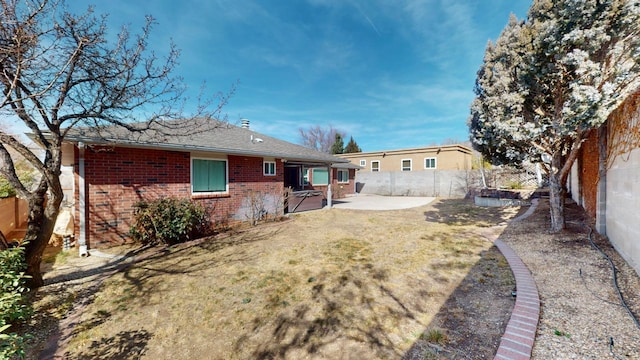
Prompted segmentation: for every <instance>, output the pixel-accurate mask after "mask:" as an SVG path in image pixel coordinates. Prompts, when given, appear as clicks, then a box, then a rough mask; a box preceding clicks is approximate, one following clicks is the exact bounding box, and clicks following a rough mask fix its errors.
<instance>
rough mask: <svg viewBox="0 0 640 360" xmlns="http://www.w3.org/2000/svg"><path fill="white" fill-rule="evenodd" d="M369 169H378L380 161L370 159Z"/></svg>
mask: <svg viewBox="0 0 640 360" xmlns="http://www.w3.org/2000/svg"><path fill="white" fill-rule="evenodd" d="M371 171H373V172H377V171H380V161H378V160H372V161H371Z"/></svg>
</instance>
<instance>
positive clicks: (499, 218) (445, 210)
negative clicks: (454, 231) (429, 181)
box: [424, 199, 527, 227]
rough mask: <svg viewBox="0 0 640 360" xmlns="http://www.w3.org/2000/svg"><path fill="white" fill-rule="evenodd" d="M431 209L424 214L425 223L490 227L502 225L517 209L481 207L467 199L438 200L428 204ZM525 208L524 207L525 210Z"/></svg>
mask: <svg viewBox="0 0 640 360" xmlns="http://www.w3.org/2000/svg"><path fill="white" fill-rule="evenodd" d="M430 207H431V208H432V209H429V210H427V211H425V212H424V216H425V220H426V221H427V222H437V223H444V224H447V225H453V226H464V225H473V226H478V227H491V226H495V225H499V224H504V223H505V222H506V221H508V220H509V219H510V218H512V217H513V216H514V215H515V209H517V208H519V207H482V206H477V205H475V204H474V202H473V201H472V200H469V199H446V200H438V201H435V202H433V203H432V204H430ZM526 208H527V207H525V209H526Z"/></svg>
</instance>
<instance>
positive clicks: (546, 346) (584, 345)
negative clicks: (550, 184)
mask: <svg viewBox="0 0 640 360" xmlns="http://www.w3.org/2000/svg"><path fill="white" fill-rule="evenodd" d="M566 215H567V229H566V230H565V231H564V232H562V233H561V234H554V235H551V234H549V233H548V232H547V231H546V229H548V228H549V208H548V202H547V201H541V202H540V206H539V208H538V210H537V211H536V212H535V213H534V214H533V216H531V217H530V218H528V219H527V221H523V222H521V223H519V224H518V225H516V226H509V227H508V228H507V229H506V230H505V232H504V233H503V234H502V236H501V239H503V241H505V242H506V243H507V244H508V245H509V246H511V247H512V248H513V249H514V251H515V252H516V253H517V254H518V255H519V256H520V257H521V258H522V260H523V261H524V263H525V264H526V265H527V267H528V268H529V270H530V271H531V272H532V274H533V277H534V279H535V281H536V284H537V286H538V291H539V293H540V301H541V315H540V322H539V324H538V331H537V335H536V340H535V344H534V348H533V353H532V358H533V359H640V328H639V327H638V326H636V324H635V322H634V319H633V317H631V316H630V315H629V313H628V312H627V310H626V309H625V308H624V307H623V306H622V305H621V301H620V299H619V295H618V293H617V291H616V290H615V286H614V281H613V272H612V269H611V266H610V264H609V262H608V261H607V260H606V259H605V257H604V256H603V255H602V254H601V253H600V252H599V251H598V250H596V249H595V248H594V247H593V246H592V245H591V242H590V241H589V230H588V229H589V228H588V227H587V226H585V224H584V223H585V222H586V220H585V215H584V212H583V211H582V210H581V209H580V208H579V207H578V206H577V205H575V203H572V204H568V205H567V209H566ZM591 237H592V239H593V240H594V243H595V244H596V245H597V246H598V247H600V248H601V249H602V250H603V251H604V252H605V253H606V254H607V255H608V256H609V257H610V258H611V260H612V261H613V263H614V264H615V266H616V268H617V276H618V279H619V284H620V288H621V290H622V292H623V297H624V299H625V301H626V302H627V304H628V306H629V307H630V309H631V311H632V312H633V313H634V314H635V315H636V316H640V278H639V277H638V274H637V273H636V272H635V271H634V270H633V269H632V268H631V267H630V266H628V265H627V264H626V263H625V262H624V261H623V260H622V258H621V257H620V256H619V255H618V254H617V253H616V252H615V251H614V250H613V249H612V247H611V245H610V243H609V242H608V240H607V239H605V238H603V237H600V236H598V235H597V234H595V233H594V234H593V235H592V236H591ZM612 341H613V346H610V344H611V342H612Z"/></svg>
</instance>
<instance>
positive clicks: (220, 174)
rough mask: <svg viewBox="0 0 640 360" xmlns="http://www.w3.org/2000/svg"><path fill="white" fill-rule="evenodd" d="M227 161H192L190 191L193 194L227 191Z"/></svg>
mask: <svg viewBox="0 0 640 360" xmlns="http://www.w3.org/2000/svg"><path fill="white" fill-rule="evenodd" d="M227 182H228V180H227V160H214V159H192V161H191V189H192V191H193V192H194V193H204V192H225V191H227Z"/></svg>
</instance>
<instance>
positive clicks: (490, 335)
mask: <svg viewBox="0 0 640 360" xmlns="http://www.w3.org/2000/svg"><path fill="white" fill-rule="evenodd" d="M517 211H518V209H517V208H482V209H480V208H477V207H476V206H475V205H473V204H472V203H471V202H468V201H463V200H440V201H436V202H434V203H432V204H431V205H428V206H425V207H421V208H416V209H407V210H397V211H387V212H364V211H355V210H341V209H333V210H330V211H326V210H322V211H315V212H308V213H302V214H297V215H295V216H294V217H293V219H292V220H290V221H286V222H283V223H278V224H270V225H265V226H259V227H256V228H252V229H248V230H243V231H241V232H238V233H233V234H226V235H223V236H219V237H216V238H211V239H206V240H205V241H199V242H193V243H189V244H183V245H180V246H175V247H170V248H166V249H162V250H157V249H156V250H148V251H147V252H143V253H142V255H143V256H144V258H139V260H138V261H135V262H132V263H130V264H126V266H123V268H122V269H121V270H120V271H118V272H116V273H115V274H113V275H111V276H109V277H108V278H106V279H102V280H100V282H99V283H98V282H95V281H93V280H92V278H89V277H87V278H81V279H75V281H76V282H75V283H69V285H71V286H68V287H66V289H65V291H64V293H63V295H64V296H65V299H67V300H66V301H60V299H58V301H54V300H52V298H51V297H55V296H56V295H55V291H56V290H59V288H56V287H55V285H51V286H48V287H45V288H43V289H41V290H40V291H39V295H38V299H39V300H38V301H37V302H36V308H37V311H40V310H41V309H42V306H49V307H54V308H57V306H58V305H61V306H62V305H64V307H65V308H64V309H58V310H57V311H58V312H57V313H55V316H56V319H57V321H54V322H52V323H53V324H54V325H56V326H63V327H67V328H69V327H70V328H72V331H70V332H69V336H67V337H62V338H61V339H60V340H59V342H58V343H57V346H58V347H59V351H58V354H64V357H65V358H68V359H84V358H97V359H107V358H109V359H125V358H158V359H160V358H192V359H198V358H203V359H205V358H206V359H300V358H305V359H338V358H340V359H351V358H353V359H363V358H367V359H376V358H403V357H404V358H407V359H430V358H434V357H446V358H472V359H482V358H491V357H493V354H495V351H496V349H497V345H498V342H499V340H500V336H501V335H502V333H503V331H504V327H505V326H506V321H507V320H508V318H509V315H510V311H511V307H512V306H513V299H512V298H511V295H510V292H511V290H512V289H513V286H514V280H513V277H512V276H511V272H510V270H509V268H508V265H507V263H506V261H505V259H504V258H503V257H502V255H501V254H500V253H499V252H498V251H497V250H496V249H495V247H493V245H492V244H491V243H489V242H487V241H486V240H485V239H484V238H483V237H482V236H480V235H478V234H477V233H476V232H475V229H477V228H478V227H490V226H495V225H497V224H500V223H503V222H504V221H505V220H507V219H509V218H511V217H513V216H514V215H515V214H516V212H517ZM67 261H82V259H77V258H74V259H69V260H67ZM60 272H61V270H59V269H56V266H54V268H53V270H51V271H50V272H49V273H47V274H46V277H48V278H61V276H62V274H61V273H60ZM82 279H85V281H82ZM87 289H90V290H91V291H87ZM80 298H82V302H84V303H85V304H86V306H85V307H84V308H83V310H82V313H81V314H78V316H77V318H74V320H73V321H68V320H66V319H65V318H64V317H66V316H68V315H69V314H72V312H73V311H72V309H73V308H74V306H76V305H77V303H78V302H79V299H80ZM45 299H48V300H46V301H45ZM47 304H48V305H47ZM52 304H54V305H52ZM38 307H41V308H40V309H38ZM37 326H38V324H37V321H36V320H34V322H32V323H31V324H30V328H32V329H33V328H35V327H37ZM51 327H52V328H53V326H51ZM26 330H27V331H28V330H29V329H28V328H27V329H26ZM31 346H32V349H33V350H32V351H31V354H30V355H29V356H30V357H31V358H35V357H36V355H37V354H38V352H39V350H40V349H42V347H43V344H42V341H41V340H40V341H39V340H37V339H35V340H33V341H32V342H31Z"/></svg>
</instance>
